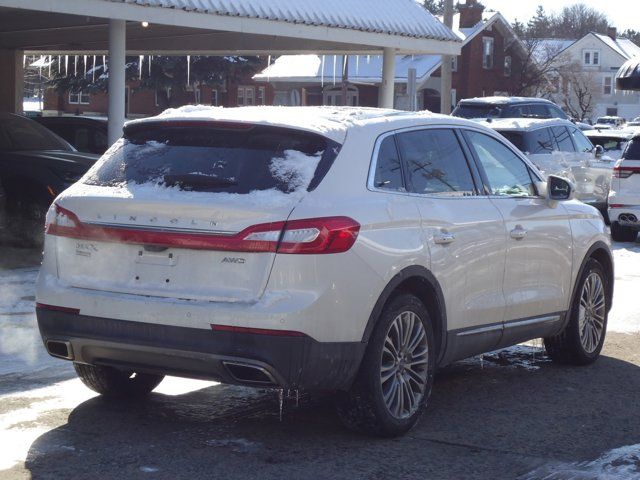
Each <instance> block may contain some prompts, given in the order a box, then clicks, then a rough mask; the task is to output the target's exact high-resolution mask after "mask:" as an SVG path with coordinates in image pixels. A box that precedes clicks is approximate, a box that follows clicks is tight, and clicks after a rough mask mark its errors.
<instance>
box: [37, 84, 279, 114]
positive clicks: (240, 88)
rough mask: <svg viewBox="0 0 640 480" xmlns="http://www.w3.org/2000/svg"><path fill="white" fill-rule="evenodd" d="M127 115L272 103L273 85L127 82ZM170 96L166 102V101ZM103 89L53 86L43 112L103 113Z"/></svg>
mask: <svg viewBox="0 0 640 480" xmlns="http://www.w3.org/2000/svg"><path fill="white" fill-rule="evenodd" d="M126 88H127V92H126V97H125V98H126V115H127V117H128V118H138V117H147V116H151V115H157V114H158V113H160V112H162V111H163V110H165V109H166V108H169V107H171V106H180V105H188V104H198V105H214V106H224V107H236V106H242V105H271V104H272V103H273V88H272V87H271V85H269V84H268V83H265V82H256V81H254V80H253V79H251V77H250V76H247V77H245V78H241V79H240V80H239V81H238V82H237V83H235V82H225V85H223V86H216V87H214V86H211V85H193V86H189V87H186V88H185V91H175V92H174V91H171V90H169V92H166V91H163V92H156V91H155V90H153V89H149V88H144V89H140V88H139V82H138V81H137V80H132V81H129V82H127V87H126ZM167 98H169V101H167ZM108 100H109V97H108V94H107V93H106V92H97V93H91V94H89V93H84V92H64V93H60V92H58V91H56V90H54V89H52V88H49V89H47V91H46V92H45V95H44V108H43V114H44V115H62V114H78V115H92V116H106V115H107V110H108V108H107V107H108Z"/></svg>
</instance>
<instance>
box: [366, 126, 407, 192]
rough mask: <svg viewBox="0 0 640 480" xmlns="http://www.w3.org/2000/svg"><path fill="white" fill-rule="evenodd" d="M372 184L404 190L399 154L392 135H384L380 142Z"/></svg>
mask: <svg viewBox="0 0 640 480" xmlns="http://www.w3.org/2000/svg"><path fill="white" fill-rule="evenodd" d="M373 186H374V187H375V188H382V189H385V190H397V191H404V184H403V182H402V168H401V167H400V156H399V155H398V149H397V148H396V141H395V139H394V137H393V135H392V136H389V137H386V138H385V139H384V140H383V141H382V143H381V144H380V149H379V150H378V158H377V160H376V175H375V178H374V184H373Z"/></svg>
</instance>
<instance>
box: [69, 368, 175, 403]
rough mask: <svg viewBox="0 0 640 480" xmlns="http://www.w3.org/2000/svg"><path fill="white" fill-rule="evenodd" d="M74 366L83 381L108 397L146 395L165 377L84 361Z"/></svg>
mask: <svg viewBox="0 0 640 480" xmlns="http://www.w3.org/2000/svg"><path fill="white" fill-rule="evenodd" d="M73 366H74V368H75V369H76V373H77V374H78V377H80V380H82V383H84V384H85V385H86V386H87V387H89V388H90V389H91V390H93V391H94V392H96V393H99V394H100V395H105V396H108V397H120V398H140V397H144V396H145V395H148V394H149V393H151V391H152V390H153V389H154V388H156V387H157V386H158V385H159V384H160V382H161V381H162V379H163V378H164V375H153V374H150V373H136V372H129V371H123V370H117V369H115V368H112V367H101V366H97V365H85V364H82V363H74V364H73Z"/></svg>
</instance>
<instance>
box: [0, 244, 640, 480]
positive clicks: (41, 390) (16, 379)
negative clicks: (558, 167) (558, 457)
mask: <svg viewBox="0 0 640 480" xmlns="http://www.w3.org/2000/svg"><path fill="white" fill-rule="evenodd" d="M614 257H615V263H616V287H615V297H614V302H613V309H612V311H611V315H610V317H609V330H610V331H614V332H623V333H634V332H640V308H638V306H637V305H636V304H635V302H634V301H633V299H635V295H636V294H637V286H638V284H639V282H640V278H639V277H640V243H636V244H628V243H627V244H617V245H615V246H614ZM36 276H37V268H35V267H32V268H20V269H13V270H0V442H1V443H2V445H3V448H2V453H1V455H0V471H1V470H4V469H7V468H11V467H12V466H14V465H15V464H17V463H19V462H21V461H24V459H25V458H26V455H27V452H28V451H29V449H30V448H32V445H33V443H34V441H35V440H36V439H37V438H38V437H39V436H40V435H42V434H44V433H45V432H47V431H49V430H51V429H52V428H54V427H52V426H50V424H49V426H47V424H46V423H45V422H44V420H43V418H44V417H45V415H51V414H52V412H57V413H59V414H60V415H61V416H62V417H63V418H64V415H67V414H68V412H70V411H71V410H72V409H73V408H75V407H76V406H77V405H79V404H80V403H82V402H84V401H86V400H88V399H90V398H91V397H93V396H95V394H94V393H93V392H92V391H90V390H89V389H87V388H86V387H84V386H83V385H82V383H81V382H80V381H79V380H78V379H77V378H76V377H75V374H74V372H73V368H72V366H71V364H70V363H69V362H64V361H61V360H58V359H54V358H52V357H50V356H49V355H48V354H47V353H46V352H45V349H44V347H43V346H42V342H41V340H40V335H39V333H38V328H37V324H36V319H35V314H34V307H35V287H34V282H35V279H36ZM469 361H475V362H477V361H478V358H476V359H473V360H469ZM480 361H481V362H482V364H483V365H484V366H486V367H487V368H489V367H490V368H499V367H510V368H524V369H527V370H537V369H539V368H540V367H541V366H542V365H543V364H544V363H546V362H548V359H547V358H546V357H545V356H544V355H543V350H542V347H541V344H540V342H539V341H533V342H529V343H528V344H526V345H518V346H515V347H511V348H509V349H504V350H501V351H498V352H492V353H490V354H486V355H483V356H482V357H480ZM214 384H215V383H214V382H203V381H198V380H187V379H180V378H172V377H169V378H167V379H165V380H164V381H163V382H162V383H161V384H160V386H159V387H158V388H157V389H156V391H157V392H159V393H162V394H165V395H182V394H184V393H187V392H190V391H194V390H199V389H202V388H206V387H208V386H211V385H214ZM17 404H19V406H18V407H17V409H12V408H11V407H10V405H17ZM235 447H237V448H245V447H246V448H249V447H247V446H246V445H235V446H234V448H235ZM51 448H57V449H65V448H67V449H73V448H74V447H73V446H65V445H57V446H55V447H51ZM45 453H48V452H35V454H36V455H37V454H45ZM153 468H154V467H147V466H142V467H140V470H141V471H143V472H150V471H152V470H151V469H153ZM147 469H149V470H147ZM596 478H598V479H616V480H618V479H623V478H624V479H640V445H632V446H627V447H622V448H618V449H616V450H612V451H610V452H607V453H605V454H603V455H602V456H601V457H599V458H598V459H596V460H593V461H588V462H581V463H572V464H554V465H549V466H545V467H544V468H542V469H539V470H536V471H534V472H532V473H531V474H530V475H529V476H526V477H525V479H536V480H538V479H548V480H569V479H587V480H589V479H596Z"/></svg>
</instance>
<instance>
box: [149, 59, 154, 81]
mask: <svg viewBox="0 0 640 480" xmlns="http://www.w3.org/2000/svg"><path fill="white" fill-rule="evenodd" d="M151 60H153V55H149V76H151Z"/></svg>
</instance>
